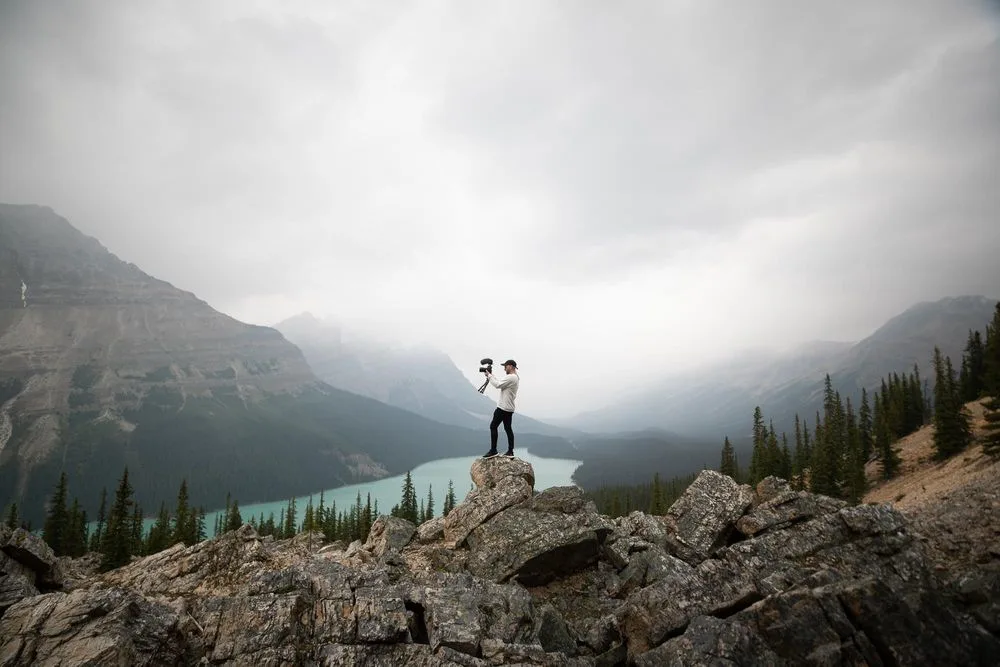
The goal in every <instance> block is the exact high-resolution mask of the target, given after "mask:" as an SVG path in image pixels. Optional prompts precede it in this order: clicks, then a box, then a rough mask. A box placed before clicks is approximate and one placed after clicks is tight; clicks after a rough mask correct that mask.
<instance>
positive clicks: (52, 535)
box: [42, 472, 69, 556]
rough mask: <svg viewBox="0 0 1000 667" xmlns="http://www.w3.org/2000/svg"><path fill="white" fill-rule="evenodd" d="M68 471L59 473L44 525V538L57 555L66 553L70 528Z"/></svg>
mask: <svg viewBox="0 0 1000 667" xmlns="http://www.w3.org/2000/svg"><path fill="white" fill-rule="evenodd" d="M66 485H67V483H66V473H65V472H63V473H61V474H60V475H59V483H58V484H57V485H56V492H55V495H54V496H53V498H52V505H51V507H50V508H49V512H48V514H47V515H46V517H45V523H44V525H43V527H42V539H43V540H45V543H46V544H48V545H49V547H51V548H52V551H53V553H55V555H57V556H65V555H66V538H67V536H68V535H67V533H68V530H69V514H68V513H67V511H66V494H67V489H66Z"/></svg>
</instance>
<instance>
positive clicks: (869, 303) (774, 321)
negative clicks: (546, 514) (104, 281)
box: [0, 0, 1000, 414]
mask: <svg viewBox="0 0 1000 667" xmlns="http://www.w3.org/2000/svg"><path fill="white" fill-rule="evenodd" d="M998 56H1000V9H998V7H997V5H996V4H995V3H993V4H984V3H979V2H974V1H972V0H966V1H962V2H953V3H940V2H933V1H930V0H917V1H906V2H904V1H902V0H900V1H898V2H884V3H868V4H866V5H859V6H852V7H851V8H849V9H848V8H844V7H843V5H842V4H841V3H835V2H813V3H799V2H790V1H779V0H774V1H770V2H764V1H762V2H755V3H731V2H672V3H625V4H621V3H617V4H614V5H609V4H607V3H599V2H575V3H561V2H560V3H537V2H523V3H519V2H505V3H488V4H482V3H477V4H469V3H419V4H412V3H363V2H343V3H340V2H338V3H323V2H318V1H312V0H300V1H297V2H290V3H281V4H280V5H273V4H271V3H253V2H250V3H248V2H245V1H242V0H239V1H238V0H230V1H228V2H215V3H193V2H192V3H176V2H167V1H165V0H164V1H156V2H146V3H139V4H117V3H106V2H96V1H90V2H86V1H79V2H68V1H67V2H45V3H39V2H27V1H25V0H20V1H18V0H15V1H12V2H6V3H4V4H2V5H0V147H2V149H0V200H3V201H8V202H35V203H43V204H48V205H51V206H53V207H54V208H55V209H56V210H58V211H59V212H60V213H61V214H63V215H64V216H66V217H67V218H68V219H70V221H71V222H73V223H74V224H75V225H76V226H78V227H79V228H81V229H82V230H83V231H85V232H86V233H89V234H92V235H94V236H96V237H97V238H99V239H100V240H101V241H102V242H103V243H105V245H107V246H108V247H109V248H110V249H111V250H112V251H114V252H115V253H117V254H118V255H119V256H121V257H123V258H124V259H127V260H129V261H133V262H135V263H136V264H138V265H139V266H141V267H142V268H144V269H145V270H147V271H148V272H150V273H152V274H154V275H156V276H158V277H161V278H164V279H166V280H169V281H171V282H173V283H174V284H176V285H178V286H179V287H182V288H184V289H189V290H192V291H194V292H195V293H197V294H198V295H199V296H200V297H202V298H205V299H207V300H208V301H209V302H210V303H212V304H213V305H215V306H216V307H218V308H220V309H221V310H224V311H226V312H229V313H231V314H233V315H235V316H237V317H241V318H244V319H247V320H251V321H255V322H260V323H271V322H274V321H277V320H279V319H281V318H283V317H286V316H288V315H291V314H294V313H295V312H297V311H298V310H303V309H309V310H312V311H314V312H317V313H319V314H321V315H328V316H332V317H335V318H336V319H338V320H341V321H344V322H347V323H351V324H353V325H355V326H357V327H360V328H363V329H366V330H374V331H378V332H386V333H391V334H392V335H393V336H395V337H398V338H403V339H407V340H413V341H419V342H428V343H431V344H435V345H437V346H439V347H441V348H443V349H445V350H446V351H447V352H449V353H450V354H451V355H452V356H453V357H454V358H456V360H461V359H465V358H469V359H474V360H475V359H478V358H479V356H481V355H482V354H486V353H489V354H499V355H501V356H503V355H506V354H508V353H509V354H511V355H512V356H517V357H519V361H521V360H522V359H525V360H527V363H525V362H523V361H522V362H521V363H522V365H523V366H525V368H526V369H527V368H530V369H531V372H532V374H533V375H534V386H535V387H536V389H535V392H534V393H530V392H529V393H527V395H526V397H525V402H526V404H527V405H526V409H529V411H530V409H531V408H532V407H533V408H534V411H535V412H536V413H539V414H544V413H546V412H550V413H555V412H572V411H574V410H575V409H576V408H580V409H583V408H588V407H594V406H593V405H592V404H588V401H590V402H593V401H595V400H598V399H596V398H594V397H593V395H592V392H591V391H590V390H589V389H588V388H587V387H585V386H576V385H575V384H574V383H568V382H566V381H564V379H563V375H564V373H563V371H562V370H561V369H564V368H565V366H566V360H568V359H573V358H581V357H587V356H592V355H594V354H600V356H601V358H602V359H604V360H605V366H606V368H605V370H604V371H603V372H604V373H605V374H606V375H607V387H608V390H609V391H614V390H617V389H619V388H622V387H624V386H626V385H628V384H629V383H632V382H635V381H637V380H639V379H641V378H642V377H643V376H644V375H648V374H649V373H650V372H654V371H655V372H663V369H669V370H673V369H680V368H686V367H690V366H692V365H694V364H697V363H699V362H701V361H707V360H710V359H712V358H717V357H719V356H722V355H724V354H725V353H727V352H730V351H732V350H733V349H734V348H737V347H743V346H746V345H756V344H761V343H768V344H787V343H791V342H795V341H799V340H804V339H807V338H827V339H829V338H835V339H836V338H840V339H853V338H858V337H860V336H863V335H865V334H867V333H868V332H870V331H871V329H872V328H874V327H875V326H877V325H878V324H880V323H881V322H882V321H883V320H884V319H886V318H887V317H889V316H891V315H893V314H895V313H896V312H898V311H900V310H902V309H903V308H905V307H907V306H908V305H910V304H912V303H913V302H915V301H918V300H926V299H933V298H938V297H940V296H946V295H949V294H957V293H986V294H989V295H991V296H997V294H996V292H995V290H996V286H997V285H1000V269H998V268H997V265H998V263H997V262H996V261H995V257H996V255H997V251H998V250H1000V224H998V222H1000V221H998V212H1000V189H998V188H997V187H996V185H995V182H996V175H997V174H998V173H1000V124H998V122H997V121H998V119H1000V86H998V85H997V83H996V82H997V81H1000V57H998ZM651 362H652V363H651ZM525 386H526V388H527V387H528V384H527V383H526V385H525ZM601 400H603V399H601Z"/></svg>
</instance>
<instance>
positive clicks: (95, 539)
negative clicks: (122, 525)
mask: <svg viewBox="0 0 1000 667" xmlns="http://www.w3.org/2000/svg"><path fill="white" fill-rule="evenodd" d="M107 509H108V490H107V488H102V489H101V504H100V505H99V506H98V508H97V526H95V527H94V534H93V536H92V537H91V538H90V550H91V551H100V550H101V541H102V540H103V539H104V524H105V521H106V513H107Z"/></svg>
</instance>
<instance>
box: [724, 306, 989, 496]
mask: <svg viewBox="0 0 1000 667" xmlns="http://www.w3.org/2000/svg"><path fill="white" fill-rule="evenodd" d="M933 366H934V391H933V397H932V396H931V392H929V391H928V389H927V386H926V382H923V383H922V382H921V378H920V370H919V368H918V367H917V366H914V368H913V371H912V372H911V373H909V374H903V375H899V374H898V373H893V374H892V375H890V376H889V377H887V378H883V379H882V381H881V385H880V390H879V391H877V392H875V393H874V394H873V396H872V401H871V403H870V402H869V399H868V392H867V391H866V390H864V389H862V391H861V405H860V407H859V408H858V411H857V413H855V411H854V407H853V405H852V403H851V400H850V398H848V399H846V400H843V399H842V398H841V396H840V392H837V391H834V389H833V384H832V381H831V379H830V376H829V374H827V376H826V378H825V380H824V389H823V409H822V411H817V412H816V416H815V420H814V422H813V428H812V430H811V429H810V427H809V424H808V422H807V421H805V420H803V419H801V418H800V417H799V415H798V414H796V415H795V433H794V449H790V447H789V442H788V438H787V436H786V434H785V433H784V432H782V433H781V434H780V436H779V435H778V434H777V433H776V432H775V429H774V423H773V422H771V423H770V424H769V425H768V426H765V424H764V415H763V413H762V412H761V410H760V407H759V406H758V407H757V408H756V409H755V410H754V415H753V450H752V454H751V460H750V465H749V467H748V468H747V469H746V470H744V469H743V468H741V466H740V464H739V461H738V460H737V456H736V453H735V450H734V448H733V446H732V443H730V441H729V438H728V436H727V437H726V438H725V439H724V441H723V445H722V451H721V453H720V463H719V471H720V472H722V473H724V474H727V475H729V476H731V477H732V478H733V479H735V480H737V481H740V482H748V483H750V484H756V483H757V482H759V481H760V480H762V479H763V478H765V477H767V476H769V475H775V476H777V477H781V478H784V479H787V480H789V481H791V482H792V484H793V485H794V486H795V487H796V488H800V489H808V490H810V491H812V492H814V493H822V494H824V495H829V496H832V497H835V498H842V499H845V500H848V501H850V502H855V503H856V502H859V501H860V500H861V498H862V496H863V495H864V493H865V490H866V479H865V463H866V462H867V461H870V460H875V461H878V463H879V470H880V476H881V477H882V479H891V478H893V477H895V476H896V475H898V474H899V467H900V459H899V454H898V451H897V449H896V447H895V444H896V443H897V441H898V440H899V439H900V438H903V437H905V436H907V435H909V434H911V433H913V432H915V431H916V430H917V429H919V428H920V427H922V426H924V425H926V424H928V423H933V424H934V427H935V428H934V455H935V458H937V459H938V460H943V459H947V458H949V457H951V456H954V455H955V454H957V453H959V452H961V451H963V450H965V449H966V448H967V447H968V446H969V445H970V444H971V443H972V440H973V434H972V423H971V415H970V414H969V412H968V410H967V409H966V408H965V403H967V402H969V401H973V400H977V399H980V398H986V399H987V400H986V401H985V403H984V405H985V408H986V409H985V418H986V428H985V430H986V434H985V436H984V438H983V448H984V451H986V452H987V453H988V454H990V455H991V456H1000V305H998V306H997V309H996V312H995V313H994V317H993V321H992V322H991V323H990V325H989V326H988V327H987V330H986V334H985V336H983V335H982V334H980V332H978V331H970V332H969V338H968V342H967V344H966V347H965V351H964V352H963V355H962V364H961V368H960V370H959V371H958V372H956V371H955V369H954V366H953V364H952V362H951V359H950V358H949V357H948V356H945V355H942V354H941V350H940V349H939V348H938V347H935V348H934V357H933Z"/></svg>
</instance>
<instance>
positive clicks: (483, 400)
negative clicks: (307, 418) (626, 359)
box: [274, 313, 574, 436]
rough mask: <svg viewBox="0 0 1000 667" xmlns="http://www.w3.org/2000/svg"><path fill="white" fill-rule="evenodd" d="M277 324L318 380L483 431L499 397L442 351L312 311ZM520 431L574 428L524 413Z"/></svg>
mask: <svg viewBox="0 0 1000 667" xmlns="http://www.w3.org/2000/svg"><path fill="white" fill-rule="evenodd" d="M274 328H275V329H277V330H278V331H280V332H281V333H282V334H284V336H285V337H286V338H287V339H288V340H290V341H291V342H292V343H294V344H295V345H297V346H298V347H299V349H300V350H302V353H303V354H304V355H305V358H306V361H308V363H309V366H310V367H311V368H312V370H313V372H315V373H316V375H317V376H318V377H319V378H320V379H322V380H323V381H324V382H327V383H328V384H330V385H331V386H334V387H337V388H338V389H343V390H345V391H350V392H353V393H356V394H361V395H362V396H369V397H371V398H374V399H376V400H379V401H382V402H383V403H387V404H389V405H393V406H396V407H398V408H403V409H404V410H409V411H410V412H414V413H416V414H418V415H421V416H424V417H427V418H428V419H433V420H434V421H439V422H441V423H444V424H452V425H454V426H463V427H466V428H472V429H480V430H481V429H483V428H485V427H486V425H487V424H488V423H489V420H490V418H491V417H492V415H493V409H494V408H495V407H496V401H495V400H493V399H491V398H490V397H488V396H484V395H482V394H479V393H478V392H476V390H475V388H474V387H473V386H472V385H471V384H470V383H469V381H468V379H467V378H466V377H465V375H463V374H462V372H461V371H460V370H459V369H458V368H457V367H456V366H455V363H454V362H453V361H452V360H451V358H449V357H448V355H446V354H445V353H443V352H441V351H440V350H435V349H430V348H426V347H420V348H394V347H392V346H390V345H386V344H380V343H376V342H373V341H367V340H363V339H357V338H353V339H351V338H348V337H347V336H346V335H345V334H344V332H343V331H342V329H341V328H340V327H338V326H336V325H332V324H329V323H327V322H324V321H323V320H320V319H318V318H316V317H315V316H313V315H311V314H310V313H302V314H300V315H296V316H295V317H291V318H289V319H287V320H284V321H282V322H279V323H278V324H275V325H274ZM475 362H477V360H473V363H475ZM484 379H485V378H484ZM517 431H518V432H519V433H525V434H527V433H535V434H540V435H549V436H564V435H573V433H574V432H573V431H571V430H570V429H563V428H559V427H556V426H551V425H549V424H546V423H543V422H540V421H538V420H536V419H532V418H531V417H528V416H526V415H524V414H521V413H519V414H518V416H517Z"/></svg>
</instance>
